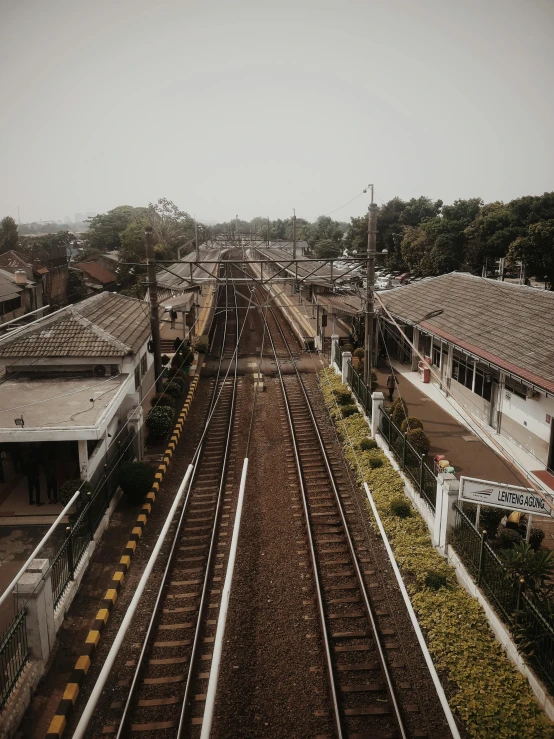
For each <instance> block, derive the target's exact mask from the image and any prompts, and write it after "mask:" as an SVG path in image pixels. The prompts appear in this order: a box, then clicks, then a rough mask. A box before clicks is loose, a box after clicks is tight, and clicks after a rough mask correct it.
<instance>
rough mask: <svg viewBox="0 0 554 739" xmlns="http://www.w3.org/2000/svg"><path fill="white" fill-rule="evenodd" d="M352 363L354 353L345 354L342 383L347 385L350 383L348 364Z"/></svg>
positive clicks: (343, 355) (343, 357)
mask: <svg viewBox="0 0 554 739" xmlns="http://www.w3.org/2000/svg"><path fill="white" fill-rule="evenodd" d="M351 361H352V352H343V353H342V367H341V370H342V381H343V382H344V384H345V385H346V383H347V382H348V362H351Z"/></svg>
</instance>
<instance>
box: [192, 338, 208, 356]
mask: <svg viewBox="0 0 554 739" xmlns="http://www.w3.org/2000/svg"><path fill="white" fill-rule="evenodd" d="M209 346H210V340H209V338H208V337H207V336H199V337H198V338H197V339H196V341H195V342H194V348H195V349H196V351H197V352H198V353H199V354H206V352H207V351H208V347H209Z"/></svg>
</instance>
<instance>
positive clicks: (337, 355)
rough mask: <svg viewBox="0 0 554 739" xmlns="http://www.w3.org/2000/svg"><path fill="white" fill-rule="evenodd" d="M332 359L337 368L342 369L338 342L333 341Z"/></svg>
mask: <svg viewBox="0 0 554 739" xmlns="http://www.w3.org/2000/svg"><path fill="white" fill-rule="evenodd" d="M331 359H332V361H333V362H334V363H335V364H336V365H337V367H338V368H339V370H342V350H341V348H340V346H339V342H338V341H337V342H335V349H334V354H333V356H332V358H331Z"/></svg>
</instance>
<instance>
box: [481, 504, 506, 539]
mask: <svg viewBox="0 0 554 739" xmlns="http://www.w3.org/2000/svg"><path fill="white" fill-rule="evenodd" d="M505 515H506V511H504V510H502V508H489V506H483V507H482V508H481V515H480V516H479V528H480V529H481V530H483V529H484V530H485V531H486V532H487V534H488V536H489V539H490V538H494V537H495V536H496V535H497V533H498V527H499V525H500V521H502V519H503V518H504V516H505Z"/></svg>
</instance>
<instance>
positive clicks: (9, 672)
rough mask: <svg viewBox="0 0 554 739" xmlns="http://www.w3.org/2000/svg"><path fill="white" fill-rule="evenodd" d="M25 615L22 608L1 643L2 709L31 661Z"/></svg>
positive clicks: (0, 678)
mask: <svg viewBox="0 0 554 739" xmlns="http://www.w3.org/2000/svg"><path fill="white" fill-rule="evenodd" d="M25 615H26V613H25V608H22V609H21V610H20V611H19V613H18V614H17V616H16V617H15V618H14V620H13V622H12V624H11V626H10V628H9V629H8V630H7V631H6V633H5V634H4V638H3V639H2V642H1V643H0V707H3V706H4V705H5V703H6V701H7V700H8V698H9V697H10V695H11V694H12V691H13V689H14V687H15V684H16V682H17V680H18V678H19V676H20V675H21V673H22V672H23V669H24V667H25V665H26V664H27V661H28V659H29V650H28V648H27V629H26V624H25Z"/></svg>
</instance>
